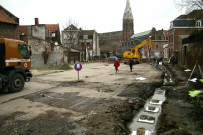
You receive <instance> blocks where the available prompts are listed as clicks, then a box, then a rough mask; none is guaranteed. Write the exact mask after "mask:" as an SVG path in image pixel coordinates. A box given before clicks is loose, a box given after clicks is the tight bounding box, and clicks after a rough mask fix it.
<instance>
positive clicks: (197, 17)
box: [168, 10, 203, 61]
mask: <svg viewBox="0 0 203 135" xmlns="http://www.w3.org/2000/svg"><path fill="white" fill-rule="evenodd" d="M195 30H203V10H193V11H192V12H190V13H188V14H186V15H180V16H179V17H177V18H176V19H174V20H173V21H171V24H170V28H169V30H168V41H169V42H168V44H169V46H168V47H169V54H170V56H171V55H173V54H174V55H175V57H176V60H177V61H178V60H179V59H181V57H182V56H181V55H180V53H179V52H181V50H180V48H181V47H180V46H182V40H183V38H185V37H186V36H189V35H190V34H191V33H192V32H194V31H195ZM182 37H183V38H182ZM180 38H182V39H180Z"/></svg>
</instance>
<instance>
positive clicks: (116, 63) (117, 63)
mask: <svg viewBox="0 0 203 135" xmlns="http://www.w3.org/2000/svg"><path fill="white" fill-rule="evenodd" d="M119 66H120V63H119V61H118V59H116V61H115V62H114V67H115V69H116V73H117V72H118V67H119Z"/></svg>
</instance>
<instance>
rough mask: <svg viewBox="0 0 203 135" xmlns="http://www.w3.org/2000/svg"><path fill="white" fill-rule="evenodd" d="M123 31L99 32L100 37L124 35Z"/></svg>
mask: <svg viewBox="0 0 203 135" xmlns="http://www.w3.org/2000/svg"><path fill="white" fill-rule="evenodd" d="M122 34H123V31H113V32H106V33H99V37H108V36H122Z"/></svg>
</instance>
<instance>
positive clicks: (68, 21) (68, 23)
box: [63, 17, 79, 29]
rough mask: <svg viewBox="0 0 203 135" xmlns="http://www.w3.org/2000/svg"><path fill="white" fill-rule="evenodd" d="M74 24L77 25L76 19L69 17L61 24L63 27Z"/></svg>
mask: <svg viewBox="0 0 203 135" xmlns="http://www.w3.org/2000/svg"><path fill="white" fill-rule="evenodd" d="M71 24H72V25H74V26H76V27H77V28H78V27H79V25H78V23H77V21H76V20H73V19H72V18H71V17H70V18H69V19H68V20H67V21H66V22H65V23H64V24H63V29H65V28H67V27H68V26H70V25H71Z"/></svg>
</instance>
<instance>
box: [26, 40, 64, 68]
mask: <svg viewBox="0 0 203 135" xmlns="http://www.w3.org/2000/svg"><path fill="white" fill-rule="evenodd" d="M28 45H29V46H30V47H31V50H32V56H31V67H32V68H42V67H44V66H45V65H58V64H62V63H67V62H68V56H67V55H66V53H67V51H68V49H67V48H65V47H61V46H55V45H52V44H50V43H48V42H46V41H45V40H42V39H39V38H35V37H29V38H28Z"/></svg>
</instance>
